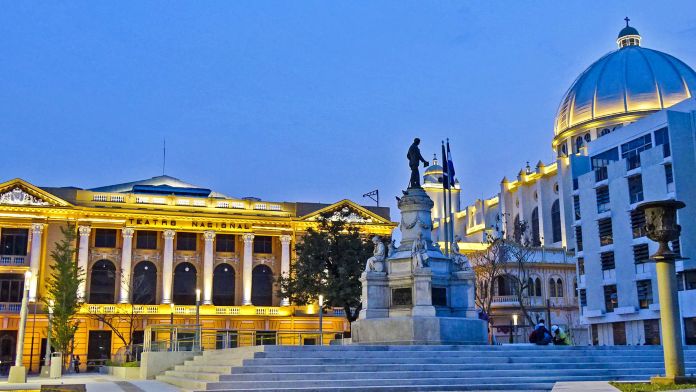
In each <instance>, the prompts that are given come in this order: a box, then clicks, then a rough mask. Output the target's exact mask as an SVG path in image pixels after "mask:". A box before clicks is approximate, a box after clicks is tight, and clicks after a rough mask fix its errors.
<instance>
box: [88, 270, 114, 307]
mask: <svg viewBox="0 0 696 392" xmlns="http://www.w3.org/2000/svg"><path fill="white" fill-rule="evenodd" d="M115 292H116V267H114V263H112V262H110V261H109V260H99V261H97V262H96V263H94V265H93V266H92V273H91V274H90V277H89V303H91V304H112V303H114V297H115Z"/></svg>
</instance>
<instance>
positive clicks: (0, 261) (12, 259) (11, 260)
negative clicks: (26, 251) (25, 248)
mask: <svg viewBox="0 0 696 392" xmlns="http://www.w3.org/2000/svg"><path fill="white" fill-rule="evenodd" d="M26 258H27V256H14V255H2V256H0V265H21V264H24V261H25V260H26Z"/></svg>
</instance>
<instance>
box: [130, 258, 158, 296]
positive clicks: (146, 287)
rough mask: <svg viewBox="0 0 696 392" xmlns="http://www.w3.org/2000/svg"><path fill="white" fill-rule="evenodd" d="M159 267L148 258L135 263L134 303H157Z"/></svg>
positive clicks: (132, 294)
mask: <svg viewBox="0 0 696 392" xmlns="http://www.w3.org/2000/svg"><path fill="white" fill-rule="evenodd" d="M156 293H157V267H155V265H154V264H153V263H151V262H149V261H147V260H143V261H141V262H139V263H138V264H136V265H135V268H134V269H133V279H132V287H131V297H132V302H133V304H137V305H154V304H156V303H157V299H156V298H157V296H156Z"/></svg>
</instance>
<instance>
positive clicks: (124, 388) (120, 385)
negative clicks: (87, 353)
mask: <svg viewBox="0 0 696 392" xmlns="http://www.w3.org/2000/svg"><path fill="white" fill-rule="evenodd" d="M56 384H85V385H86V386H87V392H180V389H178V388H176V387H174V386H171V385H169V384H165V383H162V382H159V381H155V380H123V379H120V378H116V377H113V376H109V375H106V374H98V373H82V374H69V375H66V376H63V378H60V379H51V378H43V377H36V376H30V377H29V379H27V383H26V384H9V383H8V382H7V381H0V390H4V391H7V390H39V389H40V388H41V385H56Z"/></svg>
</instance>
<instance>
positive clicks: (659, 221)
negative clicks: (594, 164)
mask: <svg viewBox="0 0 696 392" xmlns="http://www.w3.org/2000/svg"><path fill="white" fill-rule="evenodd" d="M685 206H686V205H685V204H684V203H683V202H681V201H677V200H662V201H650V202H645V203H642V204H640V205H639V206H638V209H639V210H642V211H643V212H644V213H645V232H646V234H647V236H648V238H650V239H651V240H653V241H655V242H657V243H658V245H659V247H658V249H657V252H655V254H653V255H651V256H650V259H651V260H653V261H654V262H655V271H656V272H657V291H658V294H659V296H660V327H661V330H662V348H663V351H664V357H665V376H664V377H660V376H657V377H652V378H651V381H652V382H653V383H655V384H665V383H681V382H687V381H692V380H686V379H685V377H684V375H685V369H684V348H683V347H682V330H681V316H680V315H679V297H678V293H677V274H676V268H675V266H674V262H675V261H676V260H678V259H681V256H680V255H678V254H676V253H674V252H672V250H671V249H670V248H669V242H671V241H675V240H678V239H679V235H680V234H681V226H679V225H678V224H677V210H678V209H680V208H684V207H685Z"/></svg>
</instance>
